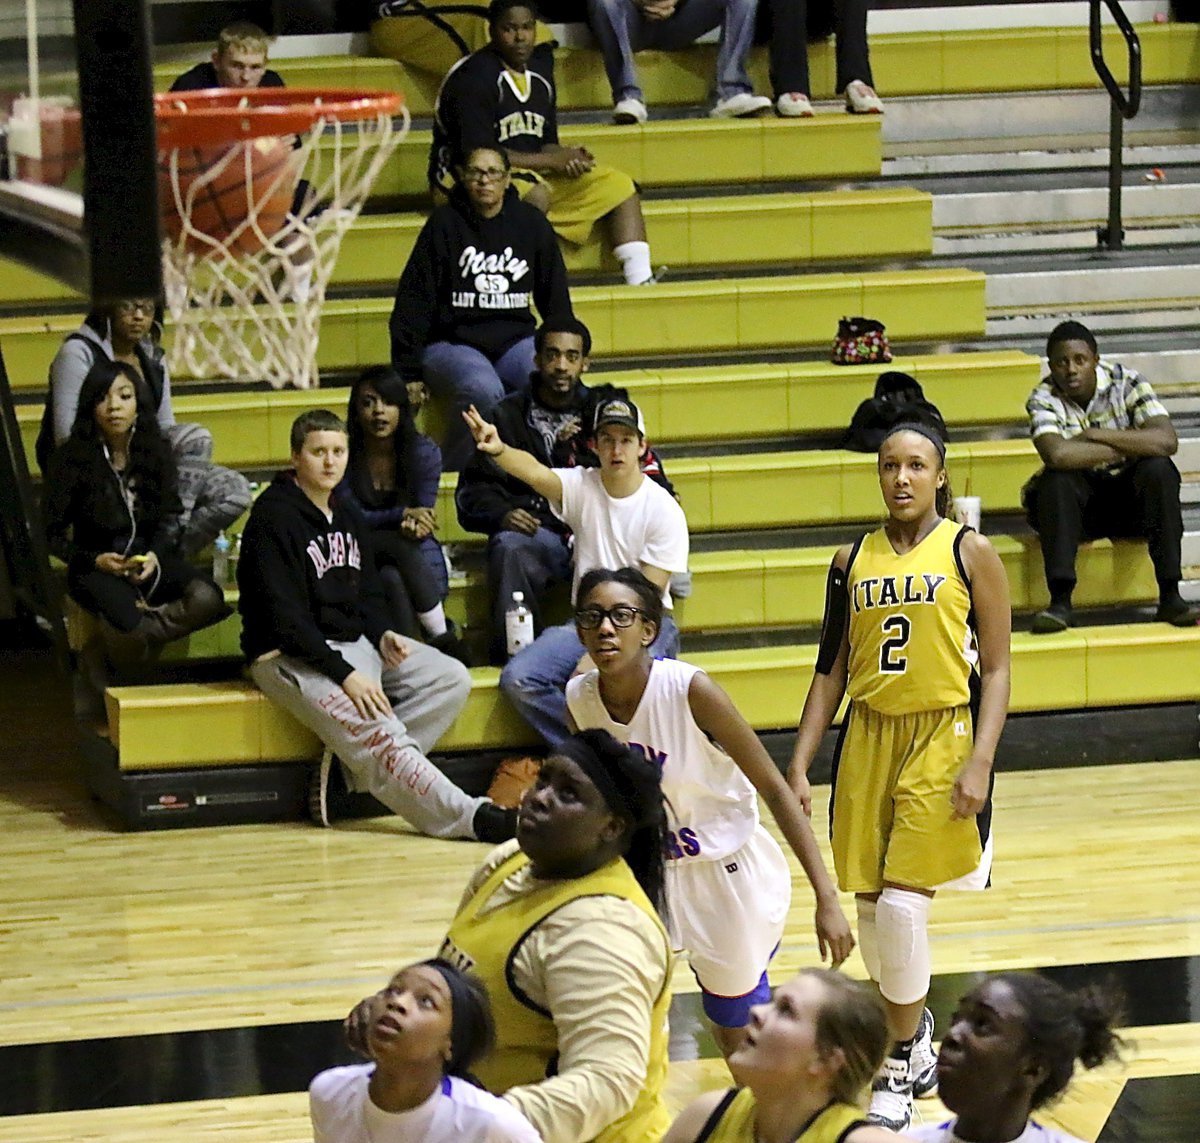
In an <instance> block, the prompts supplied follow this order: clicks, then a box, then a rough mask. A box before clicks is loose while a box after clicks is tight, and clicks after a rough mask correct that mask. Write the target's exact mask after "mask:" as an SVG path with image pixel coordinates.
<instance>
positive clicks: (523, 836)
mask: <svg viewBox="0 0 1200 1143" xmlns="http://www.w3.org/2000/svg"><path fill="white" fill-rule="evenodd" d="M665 833H666V811H665V808H664V806H663V797H662V788H661V786H660V785H659V774H658V767H657V766H656V765H655V764H654V763H652V762H648V761H647V760H646V759H645V758H643V757H642V755H641V754H639V753H638V752H637V751H635V750H631V749H630V748H628V747H626V746H622V745H621V744H620V743H619V742H617V741H616V740H615V739H614V738H613V737H612V736H611V735H610V734H607V733H605V732H604V731H598V730H588V731H584V732H583V733H582V734H575V735H571V736H570V737H569V738H565V739H564V740H563V741H562V742H560V743H559V745H558V747H556V749H555V750H554V752H553V753H552V754H551V755H550V757H549V758H548V759H547V760H546V762H545V763H544V764H543V766H542V770H541V774H540V775H539V777H538V779H537V782H536V784H535V785H534V786H533V788H532V789H531V790H530V791H529V792H528V793H527V794H526V795H525V799H524V801H523V802H522V803H521V809H520V814H519V817H518V819H517V839H516V841H515V842H510V843H509V844H508V845H504V846H501V847H500V848H499V849H497V850H495V851H494V852H493V853H491V854H490V855H489V856H488V858H487V860H486V861H485V862H484V863H483V865H482V866H480V868H479V869H478V870H477V871H476V873H475V875H474V876H473V877H472V878H471V881H470V883H469V884H468V886H467V890H466V893H465V894H464V896H463V899H462V902H461V904H460V905H459V908H458V913H457V915H456V916H455V918H454V920H453V921H452V922H451V923H450V931H449V933H448V934H447V937H446V940H445V943H444V944H443V946H442V951H441V954H440V955H441V956H443V957H444V958H445V959H446V960H448V961H450V962H451V963H453V964H456V965H459V966H461V967H462V968H464V969H467V970H469V971H470V972H472V973H474V974H475V975H476V976H478V977H479V978H480V979H481V980H482V981H483V982H484V983H485V984H486V985H487V988H488V991H489V993H490V994H491V998H492V1010H493V1012H494V1013H495V1018H496V1044H495V1047H494V1048H493V1049H492V1051H490V1052H489V1053H488V1054H487V1055H486V1056H484V1057H483V1058H482V1059H481V1060H480V1061H479V1063H478V1065H477V1066H476V1068H475V1074H476V1075H477V1076H478V1077H479V1079H480V1081H481V1082H482V1083H483V1085H484V1086H485V1087H486V1088H487V1089H488V1091H491V1092H494V1093H496V1094H500V1093H503V1095H504V1099H505V1100H506V1101H507V1102H509V1103H511V1104H513V1105H514V1106H515V1107H516V1108H517V1110H518V1111H520V1112H522V1114H524V1116H525V1117H526V1118H527V1119H528V1120H529V1121H530V1123H532V1124H533V1126H534V1127H535V1128H536V1129H537V1130H538V1131H540V1132H541V1135H542V1138H543V1139H544V1140H545V1141H546V1143H584V1141H585V1140H597V1139H600V1140H611V1141H613V1143H616V1141H628V1143H641V1141H643V1140H652V1139H658V1138H660V1137H661V1136H662V1133H663V1132H664V1131H665V1130H666V1127H667V1124H668V1123H669V1122H670V1120H669V1117H668V1115H667V1112H666V1109H665V1108H664V1106H663V1103H662V1091H663V1084H664V1081H665V1079H666V1073H667V1035H666V1032H667V1028H666V1023H667V1009H668V1007H669V1005H670V987H669V985H670V960H671V956H670V941H669V940H668V939H667V933H666V930H665V929H664V927H663V923H662V920H661V919H660V918H661V916H662V915H663V914H664V913H665V912H666V904H667V903H666V901H665V899H664V892H663V877H664V873H663V853H664V844H665V841H666V836H665ZM381 1007H382V1006H381V1004H380V1002H379V1000H378V999H377V998H372V999H370V1000H366V1001H363V1002H362V1003H361V1004H360V1005H359V1006H358V1007H357V1008H356V1009H355V1010H354V1012H352V1013H351V1014H350V1016H349V1018H348V1019H347V1033H348V1039H349V1040H350V1044H351V1046H352V1047H354V1048H357V1049H358V1050H362V1049H363V1048H364V1047H366V1041H365V1036H364V1032H365V1030H366V1029H368V1028H370V1027H372V1026H373V1024H374V1023H375V1021H376V1020H377V1019H378V1012H379V1010H380V1008H381Z"/></svg>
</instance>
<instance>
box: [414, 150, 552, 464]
mask: <svg viewBox="0 0 1200 1143" xmlns="http://www.w3.org/2000/svg"><path fill="white" fill-rule="evenodd" d="M457 174H458V184H457V186H456V187H455V189H454V191H453V192H452V193H451V195H450V201H449V202H448V203H446V204H445V205H444V206H439V207H437V208H435V209H434V211H433V213H432V214H431V215H430V216H429V219H428V221H427V222H426V223H425V226H424V228H423V229H422V231H421V233H420V234H419V235H418V236H417V241H416V244H415V246H414V247H413V252H412V255H411V256H410V257H409V260H408V265H407V266H405V267H404V272H403V273H402V274H401V275H400V282H399V285H398V286H397V287H396V304H395V306H394V308H393V309H392V318H391V335H392V364H393V365H394V366H395V367H396V369H397V370H398V371H399V373H400V375H401V376H402V377H403V378H404V379H405V381H416V380H419V379H421V378H424V380H425V383H426V384H427V385H428V386H429V389H430V391H431V392H432V393H433V394H434V395H435V396H437V397H439V398H441V399H442V400H444V401H448V402H449V403H450V405H451V406H452V409H451V412H452V415H451V416H449V417H448V418H447V424H448V425H449V428H448V429H447V432H446V437H445V439H444V440H443V442H442V452H443V455H444V459H445V466H446V468H447V469H449V470H451V471H455V472H456V471H458V470H459V469H461V468H462V466H463V465H464V464H465V463H466V461H467V460H468V459H469V458H470V457H471V456H472V455H473V454H474V443H473V442H472V440H471V438H470V434H469V433H467V431H466V427H465V425H464V424H463V423H462V418H461V417H459V416H458V412H459V411H460V410H462V409H465V408H467V407H468V406H469V405H472V404H473V405H474V406H475V407H476V408H477V409H478V410H479V412H480V413H481V414H482V415H483V416H484V417H487V416H489V415H490V412H491V410H492V409H493V408H494V407H495V405H496V403H497V402H498V401H499V400H500V399H501V398H502V397H504V396H505V395H506V394H508V393H513V392H517V391H518V390H525V389H528V388H529V375H530V373H532V372H533V331H534V327H535V325H536V321H535V318H534V313H533V310H534V307H535V306H536V308H537V312H538V314H540V315H541V316H542V317H543V318H546V317H550V316H551V315H553V316H556V317H557V316H561V315H563V314H569V313H570V312H571V296H570V294H569V293H568V291H567V270H566V266H565V265H564V264H563V259H562V253H561V252H560V251H559V248H558V242H557V240H556V239H555V237H554V231H553V230H552V229H551V227H550V223H549V222H548V221H547V220H546V216H545V215H544V214H542V212H541V211H539V210H538V209H537V208H536V207H532V206H530V205H529V204H528V203H524V202H522V201H521V200H520V198H519V197H518V195H517V193H516V191H514V190H513V189H512V188H511V186H510V176H509V160H508V156H507V155H506V154H505V153H504V152H503V151H500V150H496V149H494V148H491V147H476V148H475V149H474V150H472V151H470V152H469V153H468V154H467V155H466V156H465V157H464V158H463V161H462V164H461V165H460V166H459V167H457Z"/></svg>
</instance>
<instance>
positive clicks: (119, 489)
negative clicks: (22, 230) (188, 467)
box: [44, 358, 229, 663]
mask: <svg viewBox="0 0 1200 1143" xmlns="http://www.w3.org/2000/svg"><path fill="white" fill-rule="evenodd" d="M77 407H78V409H77V412H76V414H75V422H74V424H73V425H72V426H71V433H70V436H68V437H67V439H66V440H65V441H64V442H63V444H62V445H61V446H60V447H59V448H58V450H57V451H56V452H55V453H54V456H53V458H52V459H51V461H50V469H49V472H48V473H47V476H46V489H45V503H44V512H45V517H46V534H47V539H48V541H49V545H50V550H51V551H52V552H53V553H54V554H55V555H56V556H58V557H59V558H60V559H62V560H64V561H65V562H66V564H67V591H68V592H69V593H70V596H71V598H72V599H74V600H75V602H76V603H78V604H79V605H80V607H82V608H83V609H84V610H85V611H89V612H91V613H92V614H93V615H96V616H98V617H99V618H100V619H101V620H102V623H101V632H102V639H103V641H104V643H105V645H106V647H107V649H108V650H109V653H110V657H111V659H112V660H113V662H115V663H122V662H124V661H127V660H134V661H137V660H141V659H145V658H147V657H148V656H149V655H151V654H152V653H154V652H155V651H157V650H158V649H159V648H161V647H162V646H163V645H164V644H165V643H168V642H170V641H171V640H172V639H179V638H182V637H183V636H184V635H187V634H189V633H191V632H192V631H196V630H198V629H199V628H201V627H207V626H208V625H209V624H211V623H216V622H217V621H218V620H219V619H223V618H224V617H225V616H226V615H228V614H229V609H228V607H226V605H225V598H224V596H223V595H222V593H221V589H220V588H219V587H217V585H216V584H215V583H213V581H212V580H211V579H209V578H208V576H206V575H204V574H203V573H202V572H199V571H197V570H196V569H195V568H194V567H192V565H191V564H189V563H188V562H187V561H186V560H185V559H184V558H183V555H182V553H181V552H180V550H179V525H180V514H181V507H180V502H179V492H178V488H177V485H176V477H175V465H174V463H173V461H172V459H171V449H170V446H169V445H168V444H167V441H166V438H165V437H164V436H163V435H162V432H161V431H160V429H159V427H158V424H157V422H156V420H155V412H154V407H153V406H152V404H151V403H150V399H149V391H148V389H147V387H146V386H145V385H144V384H143V383H142V381H141V378H140V377H139V376H138V374H137V373H136V372H135V370H134V368H133V366H131V365H129V364H127V363H126V362H124V361H109V360H108V359H107V358H101V359H100V360H98V361H97V362H96V364H95V365H93V366H92V368H91V369H90V370H89V371H88V375H87V377H86V378H85V379H84V382H83V386H82V388H81V389H80V391H79V395H78V400H77ZM135 429H136V431H135Z"/></svg>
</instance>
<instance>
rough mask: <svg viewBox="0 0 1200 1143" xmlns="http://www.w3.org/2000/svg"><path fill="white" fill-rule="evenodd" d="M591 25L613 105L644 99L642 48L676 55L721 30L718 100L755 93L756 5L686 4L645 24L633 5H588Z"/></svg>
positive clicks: (753, 0)
mask: <svg viewBox="0 0 1200 1143" xmlns="http://www.w3.org/2000/svg"><path fill="white" fill-rule="evenodd" d="M587 12H588V24H589V25H590V26H591V29H592V32H593V34H594V35H595V37H596V39H597V40H598V41H599V43H600V50H601V51H602V52H603V53H604V70H605V71H606V72H607V73H608V83H609V86H610V87H611V88H612V97H613V102H614V103H617V102H619V101H620V100H622V99H641V98H642V89H641V87H639V86H638V79H637V70H636V68H635V67H634V66H633V55H634V53H635V52H640V51H642V50H643V49H644V48H657V49H658V50H660V51H672V50H674V49H677V48H685V47H687V46H688V44H691V43H694V42H695V41H696V39H697V38H698V37H700V36H702V35H704V33H705V32H710V31H712V29H713V28H715V27H717V26H718V25H720V27H721V43H720V47H718V49H717V76H716V88H717V97H718V98H719V99H727V98H728V97H729V96H731V95H737V94H738V93H739V92H743V91H753V90H754V89H753V86H752V85H751V83H750V77H749V75H747V74H746V57H747V56H748V55H749V53H750V46H751V44H753V42H754V20H755V16H756V14H757V12H758V0H687V2H686V3H684V4H681V5H680V6H679V8H678V9H676V11H675V14H674V15H673V16H669V17H668V18H667V19H665V20H647V19H646V18H645V17H644V16H643V15H642V13H641V10H640V9H639V8H637V7H636V6H635V5H634V4H633V0H588V6H587Z"/></svg>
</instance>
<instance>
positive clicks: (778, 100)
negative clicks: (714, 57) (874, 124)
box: [759, 0, 883, 119]
mask: <svg viewBox="0 0 1200 1143" xmlns="http://www.w3.org/2000/svg"><path fill="white" fill-rule="evenodd" d="M868 6H869V5H868V0H830V2H828V3H825V4H822V3H820V2H818V3H815V4H809V3H808V0H766V7H765V9H764V17H765V18H764V19H763V20H761V21H760V28H759V32H760V36H761V38H762V39H765V40H766V41H767V42H768V43H769V44H770V69H771V90H772V91H774V93H775V111H776V114H778V115H781V116H783V117H784V118H786V119H807V118H808V117H809V116H811V115H812V114H813V109H812V103H811V102H810V101H809V96H810V95H811V94H812V87H811V85H810V83H809V78H808V41H809V38H810V37H811V36H812V33H813V30H814V29H813V27H812V25H811V24H810V15H815V16H817V17H818V22H820V23H821V24H822V25H823V27H822V28H821V29H820V30H821V31H825V34H826V35H828V32H827V31H826V28H827V26H828V23H829V21H828V19H827V18H828V16H829V15H832V17H833V19H832V25H833V31H834V35H835V36H836V44H837V47H836V53H837V90H838V92H839V93H841V94H844V95H845V97H846V110H847V111H849V112H850V113H851V114H852V115H882V114H883V100H881V99H880V98H879V96H878V95H876V94H875V88H874V86H873V85H874V83H875V81H874V79H873V78H872V76H871V57H870V54H869V53H868V51H867V9H868ZM811 8H816V9H818V12H816V13H810V9H811ZM829 8H832V9H833V11H832V13H829V12H828V9H829ZM822 17H824V19H821V18H822ZM822 38H823V37H822Z"/></svg>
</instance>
